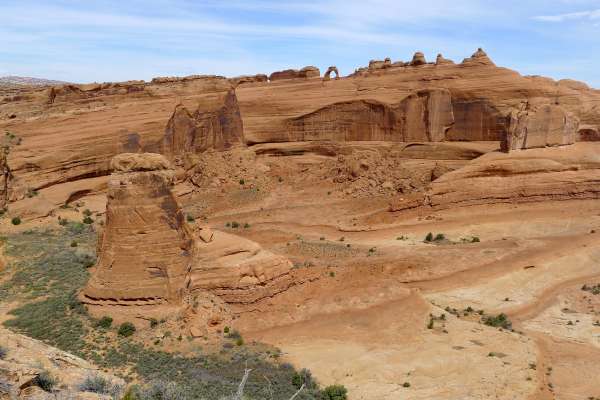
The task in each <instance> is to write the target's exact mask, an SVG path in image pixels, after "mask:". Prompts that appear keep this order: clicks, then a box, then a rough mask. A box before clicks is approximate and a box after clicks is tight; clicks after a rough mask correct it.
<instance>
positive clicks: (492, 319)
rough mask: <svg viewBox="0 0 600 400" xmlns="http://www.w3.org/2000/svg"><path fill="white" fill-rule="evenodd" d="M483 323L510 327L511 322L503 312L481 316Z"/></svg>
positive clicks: (498, 326)
mask: <svg viewBox="0 0 600 400" xmlns="http://www.w3.org/2000/svg"><path fill="white" fill-rule="evenodd" d="M483 323H484V324H486V325H487V326H493V327H495V328H503V329H512V322H511V321H510V319H508V316H507V315H506V314H504V313H501V314H498V315H495V316H494V315H486V316H484V317H483Z"/></svg>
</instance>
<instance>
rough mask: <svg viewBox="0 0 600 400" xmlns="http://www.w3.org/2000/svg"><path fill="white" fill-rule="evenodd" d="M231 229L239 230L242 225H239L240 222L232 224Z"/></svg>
mask: <svg viewBox="0 0 600 400" xmlns="http://www.w3.org/2000/svg"><path fill="white" fill-rule="evenodd" d="M231 227H232V228H236V229H237V228H239V227H240V224H239V222H236V221H233V222H232V223H231Z"/></svg>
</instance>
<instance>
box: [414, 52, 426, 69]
mask: <svg viewBox="0 0 600 400" xmlns="http://www.w3.org/2000/svg"><path fill="white" fill-rule="evenodd" d="M425 64H427V60H426V59H425V55H424V54H423V53H421V52H420V51H417V52H416V53H415V55H414V56H413V58H412V61H411V62H410V65H411V66H413V67H417V66H419V65H425Z"/></svg>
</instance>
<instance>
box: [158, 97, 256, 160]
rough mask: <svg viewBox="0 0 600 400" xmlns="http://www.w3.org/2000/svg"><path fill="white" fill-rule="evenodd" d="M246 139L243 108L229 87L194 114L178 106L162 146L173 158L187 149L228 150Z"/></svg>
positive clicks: (199, 106)
mask: <svg viewBox="0 0 600 400" xmlns="http://www.w3.org/2000/svg"><path fill="white" fill-rule="evenodd" d="M243 142H244V128H243V124H242V117H241V115H240V108H239V106H238V102H237V98H236V96H235V91H233V90H230V91H228V92H227V93H226V94H222V95H219V96H217V98H216V99H214V100H211V101H204V102H202V103H201V104H199V105H198V108H197V109H196V111H194V113H190V112H189V111H188V110H187V108H185V107H184V106H183V105H177V106H176V107H175V111H174V112H173V115H172V116H171V118H170V119H169V122H168V123H167V127H166V129H165V136H164V138H163V141H162V146H161V149H162V153H163V154H165V155H166V156H167V157H169V158H170V159H173V158H175V157H176V156H181V155H183V154H185V153H188V152H191V153H200V152H202V151H204V150H207V149H215V150H226V149H229V148H231V147H232V146H235V145H239V144H243Z"/></svg>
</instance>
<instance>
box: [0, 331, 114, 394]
mask: <svg viewBox="0 0 600 400" xmlns="http://www.w3.org/2000/svg"><path fill="white" fill-rule="evenodd" d="M0 346H1V347H2V348H3V349H4V350H6V356H5V357H4V358H3V359H0V398H1V399H89V400H94V399H97V400H100V399H106V400H108V399H110V398H111V396H108V395H99V394H95V393H90V392H80V389H79V385H80V384H81V383H82V382H83V381H84V380H85V379H86V378H87V377H94V376H100V377H103V378H104V379H106V380H107V381H108V382H112V384H113V385H114V386H115V392H116V394H118V393H119V392H122V390H123V389H124V388H125V382H124V381H123V380H122V379H120V378H117V377H115V376H112V375H109V374H106V373H104V372H102V371H100V370H99V369H98V368H97V367H95V366H93V365H91V364H90V363H88V362H87V361H85V360H83V359H81V358H79V357H76V356H74V355H72V354H69V353H66V352H64V351H61V350H58V349H56V348H54V347H51V346H48V345H46V344H44V343H42V342H40V341H38V340H35V339H31V338H29V337H27V336H23V335H19V334H16V333H13V332H11V331H9V330H6V329H3V328H0ZM42 372H46V373H49V374H50V376H52V377H53V378H55V379H56V380H57V382H58V384H57V385H56V388H55V390H54V391H53V393H48V392H44V391H43V390H42V389H40V388H39V387H38V386H36V383H35V380H36V378H37V377H38V376H39V375H40V374H41V373H42Z"/></svg>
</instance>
